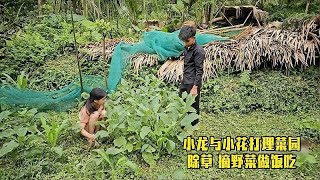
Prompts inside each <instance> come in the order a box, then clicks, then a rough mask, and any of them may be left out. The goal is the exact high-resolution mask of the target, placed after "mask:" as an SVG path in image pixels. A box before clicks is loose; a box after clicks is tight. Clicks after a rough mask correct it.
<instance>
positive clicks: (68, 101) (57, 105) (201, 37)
mask: <svg viewBox="0 0 320 180" xmlns="http://www.w3.org/2000/svg"><path fill="white" fill-rule="evenodd" d="M178 33H179V31H176V32H173V33H165V32H160V31H151V32H145V33H144V34H143V38H142V40H141V41H140V42H139V43H136V44H127V43H124V42H121V43H119V44H118V45H117V47H116V48H115V50H114V52H113V55H112V60H111V66H110V70H109V75H108V87H107V90H108V93H111V92H112V91H115V90H116V87H117V85H118V83H119V82H120V80H121V77H122V75H123V72H124V71H125V70H126V67H127V65H128V59H129V57H130V56H131V55H133V54H136V53H147V54H157V55H158V56H159V57H160V60H161V61H165V60H166V59H167V58H169V57H177V56H180V55H181V53H182V51H183V48H184V47H183V43H182V42H181V41H180V40H179V38H178ZM224 40H228V38H225V37H221V36H216V35H210V34H197V35H196V41H197V43H198V44H200V45H204V44H206V43H209V42H212V41H224ZM80 87H81V86H80V81H79V79H77V80H75V81H74V82H72V83H71V84H69V85H68V86H66V87H64V88H62V89H61V90H56V91H51V92H45V91H42V92H40V91H34V90H29V89H26V90H22V89H18V88H15V87H10V86H3V85H2V86H1V87H0V104H9V105H17V106H20V105H22V106H29V107H35V108H38V109H40V110H55V111H65V110H67V109H69V108H72V107H74V105H75V103H76V102H77V99H78V100H79V99H80V97H81V88H80ZM83 87H84V92H90V91H91V89H92V88H94V87H101V88H104V87H105V85H104V79H103V77H101V76H84V77H83ZM104 89H105V88H104ZM105 90H106V89H105Z"/></svg>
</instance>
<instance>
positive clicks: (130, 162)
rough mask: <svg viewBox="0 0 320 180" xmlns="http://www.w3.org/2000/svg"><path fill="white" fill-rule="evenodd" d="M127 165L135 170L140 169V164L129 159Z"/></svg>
mask: <svg viewBox="0 0 320 180" xmlns="http://www.w3.org/2000/svg"><path fill="white" fill-rule="evenodd" d="M126 165H127V166H128V167H129V168H131V169H132V170H134V171H137V169H138V165H137V164H136V163H134V162H132V161H130V160H127V162H126Z"/></svg>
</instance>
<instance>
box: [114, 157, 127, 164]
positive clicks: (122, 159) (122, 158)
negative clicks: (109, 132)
mask: <svg viewBox="0 0 320 180" xmlns="http://www.w3.org/2000/svg"><path fill="white" fill-rule="evenodd" d="M127 161H128V158H127V157H126V156H123V157H121V158H120V159H118V161H117V163H116V166H119V165H120V166H121V167H122V166H123V165H124V164H125V163H126V162H127Z"/></svg>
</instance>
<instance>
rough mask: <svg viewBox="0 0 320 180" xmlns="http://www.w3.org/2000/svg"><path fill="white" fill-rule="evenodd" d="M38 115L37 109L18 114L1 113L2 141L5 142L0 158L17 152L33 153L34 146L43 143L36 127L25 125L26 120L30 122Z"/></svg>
mask: <svg viewBox="0 0 320 180" xmlns="http://www.w3.org/2000/svg"><path fill="white" fill-rule="evenodd" d="M36 113H37V110H36V109H31V110H22V111H17V112H12V111H8V110H6V111H3V112H1V113H0V122H2V125H1V126H0V130H1V132H0V141H1V142H4V144H3V145H2V148H1V149H0V157H3V156H6V155H10V154H11V153H13V152H14V151H15V150H18V151H19V152H20V151H25V154H29V153H33V152H32V151H34V150H35V149H33V148H34V145H35V144H36V143H37V142H41V141H42V138H41V137H40V136H38V131H37V128H36V126H34V125H30V124H29V123H25V121H24V120H28V121H29V122H30V118H33V117H35V114H36ZM13 116H14V117H15V118H13ZM15 155H17V154H15Z"/></svg>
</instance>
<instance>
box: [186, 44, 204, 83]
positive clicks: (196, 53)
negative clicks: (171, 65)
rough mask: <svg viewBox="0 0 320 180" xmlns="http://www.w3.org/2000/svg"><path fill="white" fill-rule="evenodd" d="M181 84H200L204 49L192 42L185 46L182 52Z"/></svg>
mask: <svg viewBox="0 0 320 180" xmlns="http://www.w3.org/2000/svg"><path fill="white" fill-rule="evenodd" d="M183 54H184V68H183V79H182V83H183V84H193V85H196V86H200V85H202V75H203V62H204V58H205V51H204V49H203V48H202V46H200V45H198V44H197V43H194V44H193V45H192V46H191V47H189V48H188V47H186V48H185V50H184V52H183Z"/></svg>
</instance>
